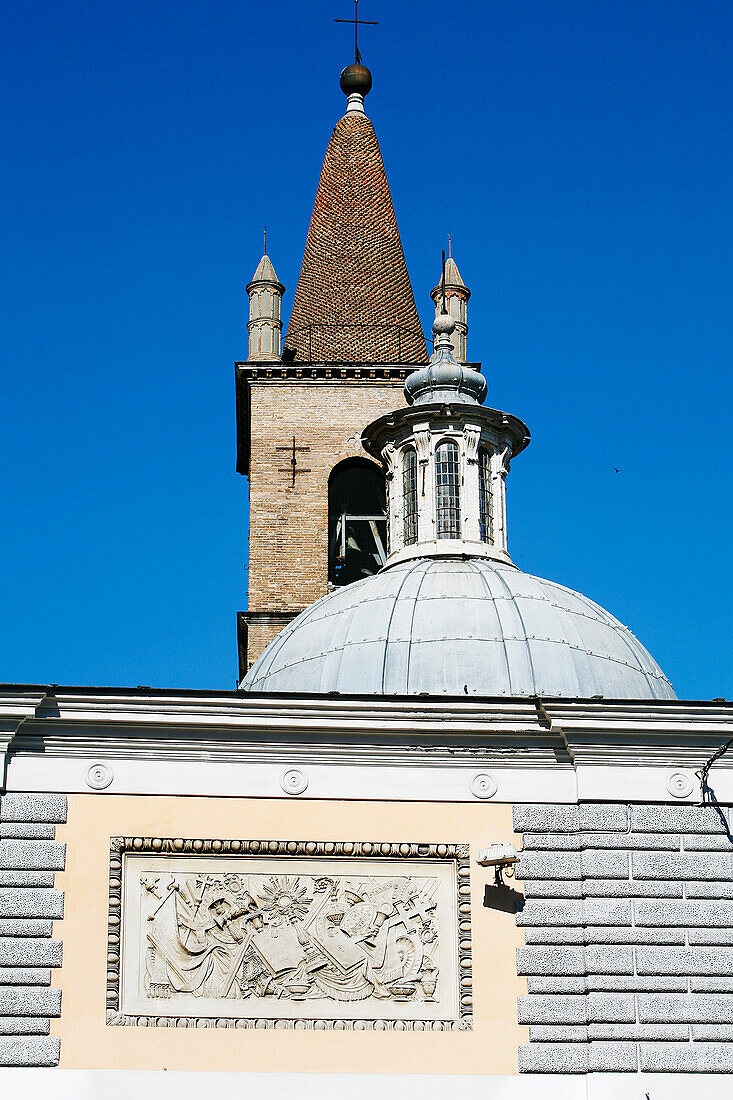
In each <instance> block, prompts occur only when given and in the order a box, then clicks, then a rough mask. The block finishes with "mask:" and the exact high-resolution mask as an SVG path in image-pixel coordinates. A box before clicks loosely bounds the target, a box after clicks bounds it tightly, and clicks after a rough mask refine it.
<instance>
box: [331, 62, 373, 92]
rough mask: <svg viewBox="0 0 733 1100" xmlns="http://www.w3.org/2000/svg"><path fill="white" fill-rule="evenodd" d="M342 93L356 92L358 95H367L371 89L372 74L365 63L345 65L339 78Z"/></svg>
mask: <svg viewBox="0 0 733 1100" xmlns="http://www.w3.org/2000/svg"><path fill="white" fill-rule="evenodd" d="M339 83H340V85H341V91H342V92H343V93H344V95H352V93H354V92H357V93H358V94H359V95H360V96H365V95H369V92H370V91H371V90H372V74H371V73H370V72H369V69H367V67H366V65H347V66H346V68H345V69H344V70H343V71H342V73H341V79H340V80H339Z"/></svg>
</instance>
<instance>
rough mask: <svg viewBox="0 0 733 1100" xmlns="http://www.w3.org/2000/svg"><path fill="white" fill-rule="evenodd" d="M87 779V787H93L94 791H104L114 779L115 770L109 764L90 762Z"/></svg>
mask: <svg viewBox="0 0 733 1100" xmlns="http://www.w3.org/2000/svg"><path fill="white" fill-rule="evenodd" d="M85 779H86V781H87V787H91V788H92V790H93V791H103V790H104V788H105V787H109V785H110V783H111V782H112V780H113V779H114V772H113V771H112V769H111V768H110V767H109V766H108V765H107V764H101V763H99V764H90V765H89V767H88V768H87V770H86V776H85Z"/></svg>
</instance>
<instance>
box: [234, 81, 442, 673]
mask: <svg viewBox="0 0 733 1100" xmlns="http://www.w3.org/2000/svg"><path fill="white" fill-rule="evenodd" d="M371 86H372V77H371V73H370V72H369V70H368V69H367V68H366V67H365V66H363V65H361V64H355V65H349V66H348V67H347V68H346V69H344V71H343V72H342V74H341V89H342V91H343V92H344V94H345V95H346V96H347V100H348V102H347V109H346V114H345V115H344V116H343V117H342V118H341V119H340V120H339V121H338V122H337V124H336V127H335V129H334V131H333V134H332V135H331V140H330V141H329V143H328V148H327V150H326V156H325V159H324V162H323V168H322V171H321V178H320V182H319V184H318V191H317V193H316V201H315V205H314V207H313V215H312V217H311V222H310V227H309V229H308V236H307V239H306V243H305V253H304V256H303V263H302V267H301V270H300V277H299V279H298V285H297V287H296V290H295V298H294V301H293V307H292V310H291V312H290V320H289V324H288V328H287V333H286V336H285V341H284V346H283V349H282V355H280V329H281V321H280V303H281V299H282V295H283V292H284V287H283V286H282V284H281V283H280V282H279V281H278V279H277V276H276V274H275V270H274V267H273V265H272V263H271V261H270V259H269V257H268V256H267V255H265V256H263V258H262V260H261V261H260V263H259V265H258V267H257V270H256V272H255V275H254V277H253V279H252V281H251V282H250V283H249V284H248V286H247V292H248V294H249V296H250V321H249V326H248V328H249V337H250V344H249V357H248V359H247V361H246V362H240V363H236V365H235V369H236V395H237V470H238V472H239V473H241V474H246V475H247V476H248V478H249V504H250V517H249V598H248V610H247V611H241V612H239V614H238V617H237V626H238V642H239V671H240V680H241V679H242V678H243V676H244V675H245V673H246V671H247V669H248V668H249V667H250V665H251V664H252V662H253V661H254V660H255V659H256V658H257V657H258V656H259V654H260V653H261V652H262V650H263V649H264V648H265V646H266V645H267V644H268V643H269V642H270V641H272V639H273V638H274V637H275V635H276V634H278V633H279V631H280V630H282V629H283V627H284V626H285V625H286V624H287V623H288V622H289V621H290V620H291V619H292V618H293V617H294V616H295V615H297V614H298V612H300V611H302V610H303V609H304V608H306V607H308V606H309V605H310V604H312V603H314V602H315V600H317V599H319V598H320V597H321V596H324V595H325V594H326V592H327V591H328V590H329V588H330V587H331V586H339V585H344V584H349V583H350V582H351V581H354V580H359V579H360V578H361V577H363V576H367V575H369V573H374V572H376V571H377V570H378V569H379V568H381V566H382V564H383V563H384V559H385V556H386V546H387V539H386V523H387V512H386V492H385V482H384V475H383V473H382V470H381V468H380V466H379V465H378V464H377V463H376V462H374V460H373V459H372V458H371V457H370V456H369V455H367V453H366V452H365V451H364V449H363V448H362V446H361V443H360V437H361V432H362V429H363V428H364V427H365V425H366V424H368V423H369V422H370V421H372V420H373V419H374V418H375V417H377V416H379V415H380V414H381V413H386V412H389V411H390V410H391V409H393V408H394V407H395V405H399V404H400V403H401V397H402V388H403V386H404V383H405V378H406V377H407V375H408V374H409V373H410V372H411V371H412V370H414V369H415V368H416V367H418V366H420V365H422V364H424V363H426V362H427V359H428V355H427V349H426V346H425V339H424V337H423V334H422V329H421V326H420V321H419V318H418V314H417V309H416V307H415V299H414V296H413V293H412V286H411V284H410V278H409V275H408V274H407V267H406V264H405V257H404V253H403V251H402V242H401V240H400V234H399V230H398V228H397V219H396V217H395V212H394V206H393V205H392V197H391V195H390V191H389V184H388V183H387V176H386V173H385V170H384V164H383V161H382V154H381V152H380V149H379V143H378V141H377V137H376V134H375V132H374V127H373V126H372V124H371V122H370V121H369V119H368V118H367V116H366V114H365V113H364V97H365V96H366V95H367V94H368V92H369V90H370V89H371Z"/></svg>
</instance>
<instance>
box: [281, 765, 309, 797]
mask: <svg viewBox="0 0 733 1100" xmlns="http://www.w3.org/2000/svg"><path fill="white" fill-rule="evenodd" d="M280 786H281V787H282V789H283V790H284V791H285V794H302V793H303V791H304V790H305V789H306V787H307V786H308V776H307V775H306V774H305V772H303V771H301V770H300V768H288V769H287V771H284V772H283V773H282V775H281V776H280Z"/></svg>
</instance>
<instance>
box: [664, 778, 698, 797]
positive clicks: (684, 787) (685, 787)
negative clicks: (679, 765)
mask: <svg viewBox="0 0 733 1100" xmlns="http://www.w3.org/2000/svg"><path fill="white" fill-rule="evenodd" d="M694 788H695V784H694V783H693V781H692V778H691V777H690V776H689V775H688V774H687V772H672V773H671V774H670V775H668V776H667V790H668V791H669V793H670V794H671V795H672V797H673V798H687V797H688V795H691V794H692V792H693V790H694Z"/></svg>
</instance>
